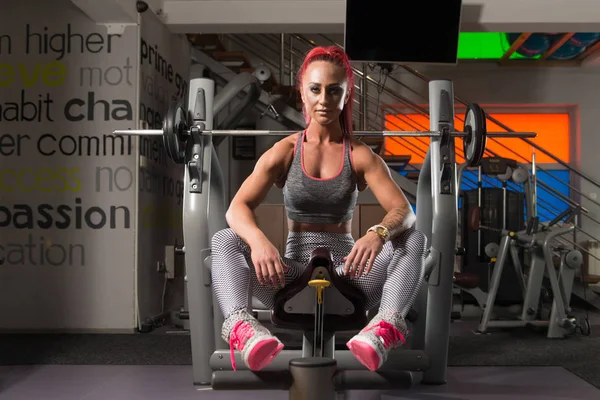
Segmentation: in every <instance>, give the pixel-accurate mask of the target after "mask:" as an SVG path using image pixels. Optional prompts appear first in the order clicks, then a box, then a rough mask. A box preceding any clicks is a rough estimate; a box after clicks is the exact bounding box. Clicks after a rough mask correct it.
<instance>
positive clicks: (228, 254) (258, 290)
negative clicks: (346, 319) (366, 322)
mask: <svg viewBox="0 0 600 400" xmlns="http://www.w3.org/2000/svg"><path fill="white" fill-rule="evenodd" d="M426 242H427V239H426V238H425V235H423V234H422V233H421V232H419V231H417V230H415V229H409V230H407V231H405V232H404V233H402V234H401V235H400V236H398V237H397V238H395V239H394V240H392V241H390V242H388V243H386V244H385V245H384V246H383V249H382V251H381V252H380V253H379V254H378V256H377V258H376V259H375V262H374V264H373V268H372V269H371V271H370V272H369V273H368V274H366V275H364V274H363V276H361V277H359V278H354V279H351V278H350V277H347V276H345V275H344V272H343V271H344V263H343V262H342V261H341V260H342V258H343V257H345V256H347V255H348V254H350V251H351V250H352V247H353V245H354V239H353V237H352V235H351V234H340V233H327V232H289V234H288V239H287V245H286V251H285V255H284V257H283V261H284V264H285V265H288V266H289V267H291V268H290V269H289V270H287V271H286V272H285V282H286V285H287V284H289V283H290V282H292V281H293V280H294V279H296V278H298V277H299V276H300V275H301V274H302V272H303V271H304V269H305V268H306V266H307V264H308V261H309V259H310V255H311V253H312V251H313V249H315V248H316V247H326V248H329V249H330V251H331V256H332V258H333V261H334V263H335V265H337V267H336V272H337V273H338V274H339V275H340V276H343V278H344V279H347V281H348V282H349V283H350V284H352V285H353V286H355V287H357V288H359V289H360V290H361V291H362V292H363V293H364V295H365V297H366V304H365V306H366V308H367V309H372V308H374V307H376V306H377V305H379V308H380V310H390V311H393V312H395V313H396V312H397V313H400V315H402V317H403V318H404V317H406V314H407V313H408V311H409V310H410V308H411V307H412V304H413V303H414V301H415V298H416V296H417V293H418V291H419V288H420V286H421V284H422V283H423V266H424V262H425V255H426V251H427V248H426V246H427V243H426ZM212 285H213V290H214V293H215V296H216V298H217V301H218V304H219V306H220V308H221V311H222V313H223V315H224V317H225V318H227V317H228V316H229V315H230V314H231V313H232V312H234V311H237V310H240V309H245V308H248V307H249V300H250V297H249V294H250V290H252V292H251V293H252V294H253V296H255V297H256V298H257V299H259V300H260V301H261V302H262V303H263V304H264V305H265V306H266V307H268V308H269V309H272V308H273V299H274V296H275V293H276V292H277V290H278V289H277V288H273V287H268V286H263V285H261V284H259V283H258V279H257V278H256V273H255V270H254V266H253V264H252V259H251V257H250V247H249V246H248V245H247V244H246V243H245V242H244V241H243V240H242V239H241V238H240V237H239V236H238V235H237V234H235V233H234V232H233V230H231V229H223V230H221V231H218V232H217V233H216V234H215V235H214V236H213V238H212Z"/></svg>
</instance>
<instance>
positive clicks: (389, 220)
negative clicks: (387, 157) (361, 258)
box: [353, 142, 416, 238]
mask: <svg viewBox="0 0 600 400" xmlns="http://www.w3.org/2000/svg"><path fill="white" fill-rule="evenodd" d="M353 158H354V165H355V168H356V172H357V174H358V175H359V177H362V179H364V181H365V182H366V184H367V185H368V187H369V188H370V189H371V191H372V192H373V194H374V195H375V198H376V199H377V201H378V202H379V204H380V205H381V206H382V207H383V208H384V209H385V211H386V212H387V214H386V215H385V217H384V218H383V220H382V221H381V224H380V225H383V226H385V227H386V228H387V229H388V231H389V232H390V238H395V237H396V236H398V235H400V234H401V233H402V232H404V231H405V230H406V229H408V228H410V227H412V226H413V225H414V223H415V221H416V215H415V213H414V212H413V209H412V207H411V205H410V203H409V201H408V199H407V198H406V195H405V194H404V192H403V191H402V189H400V187H399V186H398V185H397V184H396V182H395V181H394V179H393V178H392V176H391V174H390V170H389V168H388V166H387V164H386V163H385V162H384V161H383V159H382V158H381V157H380V156H378V155H377V154H375V153H374V152H373V151H372V150H371V148H370V147H368V146H367V145H365V144H363V143H361V142H358V143H357V144H355V145H354V154H353Z"/></svg>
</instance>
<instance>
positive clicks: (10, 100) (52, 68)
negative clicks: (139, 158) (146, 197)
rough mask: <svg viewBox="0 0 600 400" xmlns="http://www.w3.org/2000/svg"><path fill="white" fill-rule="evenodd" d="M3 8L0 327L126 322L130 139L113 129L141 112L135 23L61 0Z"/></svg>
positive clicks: (27, 0) (17, 0)
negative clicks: (104, 20)
mask: <svg viewBox="0 0 600 400" xmlns="http://www.w3.org/2000/svg"><path fill="white" fill-rule="evenodd" d="M2 10H3V11H2V13H0V27H1V28H0V32H1V36H2V38H1V40H0V43H1V48H0V64H1V66H0V107H1V108H2V110H1V111H2V112H1V113H0V145H1V146H0V198H1V205H0V232H1V233H0V258H3V259H4V264H3V265H1V266H0V329H3V330H4V329H11V330H61V331H72V330H92V331H95V330H103V331H132V330H133V329H134V327H135V309H134V298H135V296H134V294H135V292H134V290H135V284H134V277H135V275H134V274H135V268H134V265H135V262H134V258H135V248H134V239H135V223H136V214H137V209H136V203H135V191H136V185H135V177H136V175H137V167H136V157H135V154H136V150H137V149H136V141H135V139H131V138H128V137H124V138H123V137H114V136H113V135H112V131H113V130H115V129H130V128H134V127H135V122H134V121H135V120H136V119H137V105H136V92H137V87H138V80H137V76H138V75H137V74H138V68H137V62H136V61H137V55H136V52H135V48H136V43H137V40H138V34H137V29H136V27H128V28H126V29H125V31H124V32H123V33H122V34H121V35H111V34H109V33H108V32H107V31H106V29H105V27H103V26H99V25H97V24H96V23H95V22H94V21H92V20H90V19H89V18H88V17H86V16H85V15H84V14H83V13H82V12H81V11H80V10H79V9H77V8H76V7H75V6H74V5H73V4H71V2H69V1H68V0H56V1H52V2H50V1H45V0H5V1H3V2H2ZM15 116H16V117H17V118H15ZM27 118H29V120H27ZM15 144H16V146H15ZM121 144H123V147H121Z"/></svg>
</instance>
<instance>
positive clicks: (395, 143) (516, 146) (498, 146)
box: [385, 113, 570, 164]
mask: <svg viewBox="0 0 600 400" xmlns="http://www.w3.org/2000/svg"><path fill="white" fill-rule="evenodd" d="M490 115H491V116H492V117H494V118H495V119H497V120H498V121H500V122H501V123H502V124H504V125H506V126H508V127H509V128H511V129H513V130H515V131H519V132H536V133H537V137H535V138H531V139H529V140H531V141H532V142H534V143H536V144H537V145H539V146H540V147H542V148H543V149H545V150H547V151H548V152H550V153H551V154H553V155H554V156H556V157H558V158H560V159H561V160H563V161H565V162H569V161H570V138H569V132H570V130H569V115H568V114H566V113H564V114H563V113H561V114H541V113H536V114H508V113H498V114H490ZM460 118H461V119H462V118H463V114H461V115H460ZM454 127H455V129H456V130H459V131H462V130H463V123H462V121H461V120H459V119H458V118H455V120H454ZM385 129H386V130H403V131H415V130H419V131H424V130H428V129H429V117H428V116H425V115H422V114H395V115H393V114H388V115H387V116H386V123H385ZM487 130H488V132H504V131H505V130H504V129H502V128H501V127H499V126H498V125H496V124H495V123H492V122H491V121H489V120H488V121H487ZM428 145H429V139H428V138H415V137H412V138H389V137H388V138H386V142H385V150H386V154H390V155H406V154H410V155H411V156H412V158H411V160H410V162H411V164H421V163H422V162H423V158H424V156H425V152H426V151H427V146H428ZM456 145H457V154H456V160H457V162H459V163H460V162H463V161H464V158H463V157H462V154H463V151H462V140H461V139H457V140H456ZM487 149H489V150H490V151H493V152H494V153H496V154H497V155H498V156H500V157H506V158H512V159H515V160H517V161H520V162H529V161H530V160H531V154H532V150H533V148H532V147H531V146H530V145H528V144H527V143H525V142H524V141H523V140H521V139H509V138H499V139H488V142H487ZM515 153H517V154H515ZM519 155H520V156H522V157H524V158H522V157H519ZM536 162H538V163H548V164H554V163H556V162H555V161H554V160H553V159H552V158H550V157H549V156H547V155H545V154H543V153H541V152H539V151H536Z"/></svg>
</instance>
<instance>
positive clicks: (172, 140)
mask: <svg viewBox="0 0 600 400" xmlns="http://www.w3.org/2000/svg"><path fill="white" fill-rule="evenodd" d="M187 130H188V125H187V113H186V112H185V109H184V108H183V107H182V106H181V104H180V103H178V102H173V103H171V104H170V105H169V109H168V110H167V114H166V115H165V119H164V121H163V144H164V145H165V149H166V151H167V155H168V156H169V157H171V160H173V162H175V163H176V164H183V163H184V162H185V140H184V139H185V138H184V133H186V132H187Z"/></svg>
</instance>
